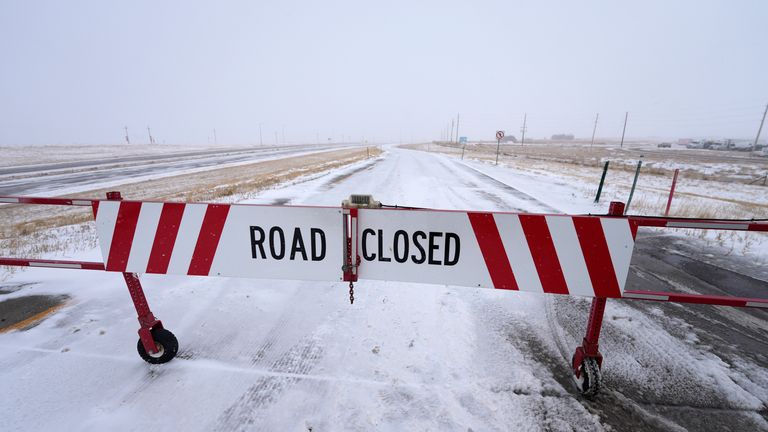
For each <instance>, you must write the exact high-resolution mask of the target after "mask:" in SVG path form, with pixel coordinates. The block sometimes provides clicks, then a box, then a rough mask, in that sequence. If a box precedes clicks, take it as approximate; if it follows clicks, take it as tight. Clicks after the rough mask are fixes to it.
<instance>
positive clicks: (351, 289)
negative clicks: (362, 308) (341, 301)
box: [349, 281, 355, 304]
mask: <svg viewBox="0 0 768 432" xmlns="http://www.w3.org/2000/svg"><path fill="white" fill-rule="evenodd" d="M354 303H355V284H353V283H352V281H350V282H349V304H354Z"/></svg>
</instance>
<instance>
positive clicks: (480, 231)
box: [467, 213, 518, 290]
mask: <svg viewBox="0 0 768 432" xmlns="http://www.w3.org/2000/svg"><path fill="white" fill-rule="evenodd" d="M467 216H469V222H470V224H472V229H473V230H474V231H475V238H476V239H477V244H478V246H480V251H481V252H482V253H483V259H484V260H485V265H486V267H488V273H489V274H490V275H491V281H492V282H493V286H494V287H496V288H500V289H511V290H517V289H518V287H517V281H515V275H514V273H512V266H511V265H510V264H509V258H508V257H507V251H506V250H504V244H503V243H502V242H501V235H499V228H498V227H497V226H496V220H495V219H494V218H493V214H492V213H467Z"/></svg>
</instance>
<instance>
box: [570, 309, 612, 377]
mask: <svg viewBox="0 0 768 432" xmlns="http://www.w3.org/2000/svg"><path fill="white" fill-rule="evenodd" d="M605 303H606V299H605V298H604V297H595V298H593V299H592V308H591V309H590V310H589V321H587V332H586V335H584V339H583V340H582V342H581V346H580V347H578V348H576V352H575V353H574V354H573V362H572V365H571V366H572V367H573V373H574V374H575V375H576V378H579V377H580V376H581V363H582V361H584V359H585V358H593V359H595V360H596V361H597V364H598V366H600V367H602V365H603V355H602V354H600V350H599V348H600V347H599V343H598V341H599V339H600V329H601V328H602V326H603V314H604V313H605Z"/></svg>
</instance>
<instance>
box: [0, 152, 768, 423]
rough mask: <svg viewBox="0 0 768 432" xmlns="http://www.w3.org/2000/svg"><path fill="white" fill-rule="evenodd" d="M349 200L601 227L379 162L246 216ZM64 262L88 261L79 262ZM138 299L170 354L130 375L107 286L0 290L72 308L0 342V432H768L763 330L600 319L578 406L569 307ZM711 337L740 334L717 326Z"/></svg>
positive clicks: (256, 293)
mask: <svg viewBox="0 0 768 432" xmlns="http://www.w3.org/2000/svg"><path fill="white" fill-rule="evenodd" d="M352 193H370V194H373V195H374V197H375V198H376V199H378V200H380V201H382V202H383V203H386V204H399V205H408V206H417V207H433V208H442V209H473V210H504V211H532V212H553V211H554V212H570V213H588V212H595V213H597V212H601V213H604V212H605V210H606V207H607V204H606V203H607V201H608V199H606V200H605V201H604V202H603V203H601V204H600V205H598V206H594V205H593V204H592V203H591V199H590V197H589V193H590V191H589V187H588V186H585V185H584V184H581V183H578V182H574V181H573V179H572V177H569V176H564V175H559V174H553V173H549V174H545V173H542V172H539V173H537V172H520V171H518V170H514V169H510V168H507V167H504V166H499V167H495V166H492V165H490V164H488V163H487V162H482V161H460V160H457V158H455V157H451V156H446V155H439V154H431V153H426V152H421V151H413V150H403V149H398V148H389V149H388V150H387V152H386V153H385V154H384V155H383V156H381V157H379V158H377V159H374V160H366V161H362V162H359V163H356V164H354V165H351V166H348V167H345V168H341V169H337V170H334V171H331V172H328V173H327V174H325V175H314V176H312V178H309V179H306V181H293V182H291V183H290V184H285V185H282V186H280V187H276V188H273V189H270V190H267V191H264V192H262V193H260V194H258V195H257V196H256V197H255V198H251V199H249V200H248V202H254V203H270V204H274V203H280V204H311V205H339V203H340V202H341V200H342V199H345V198H347V197H348V196H349V195H350V194H352ZM608 194H609V195H610V194H611V192H610V191H608ZM76 234H77V232H76V230H72V231H71V234H65V235H76ZM754 235H760V234H754ZM641 240H642V238H641ZM691 241H692V242H693V241H696V239H691ZM696 244H697V245H699V243H696ZM713 247H714V246H713ZM83 249H84V250H83ZM680 253H683V251H681V252H680ZM64 255H66V258H71V259H83V260H94V261H100V260H101V257H100V252H99V251H98V250H97V248H96V247H84V248H83V247H80V248H73V249H72V250H70V251H68V252H67V253H65V254H64ZM57 257H58V258H64V256H62V254H58V255H57ZM736 263H737V264H740V263H741V261H737V262H736ZM142 283H143V284H144V287H145V290H146V293H147V296H148V298H149V302H150V305H151V306H152V309H153V312H154V313H155V314H156V315H157V316H158V317H159V318H160V319H162V321H163V323H164V325H165V326H166V328H168V329H170V330H171V331H173V332H174V333H175V334H176V336H177V337H178V339H179V341H180V344H181V347H180V351H179V354H178V357H177V358H176V359H175V360H173V361H172V362H170V363H168V364H165V365H160V366H150V365H148V364H146V363H144V362H143V361H142V360H141V359H140V358H139V357H138V355H137V353H136V340H137V336H136V330H137V328H138V323H137V322H136V319H135V312H134V311H133V306H132V304H131V302H130V299H129V296H128V293H127V292H126V289H125V286H124V283H123V281H122V278H121V277H119V275H116V274H109V273H103V272H79V271H68V270H48V269H30V270H27V271H24V272H19V273H16V274H14V275H12V276H11V277H10V278H9V279H8V280H6V281H5V282H3V283H2V287H5V288H6V289H7V290H8V291H12V292H11V293H9V294H5V295H2V296H0V300H2V299H8V298H14V297H20V296H25V295H30V294H53V295H59V294H61V295H67V296H69V297H70V300H69V301H68V303H67V304H66V306H65V307H64V308H62V309H60V310H59V311H58V312H57V313H55V314H54V315H52V316H51V317H49V318H48V319H46V320H45V321H43V322H42V323H41V324H39V325H38V326H36V327H33V328H31V329H29V330H26V331H16V332H11V333H6V334H0V388H2V389H3V393H4V396H3V399H2V402H1V403H0V418H2V423H1V424H2V426H0V429H3V430H148V429H151V430H169V431H170V430H191V431H195V430H200V431H209V430H268V431H302V430H304V431H326V430H361V431H362V430H365V431H370V430H385V431H402V430H433V431H438V430H439V431H445V430H449V431H454V430H455V431H469V430H472V431H486V430H491V431H493V430H498V431H507V430H556V431H560V430H563V431H568V430H579V431H581V430H685V429H691V430H723V429H725V428H734V430H768V421H767V420H766V418H767V417H768V353H767V352H766V349H768V326H767V323H768V318H767V316H766V315H767V314H766V313H765V312H760V311H757V312H744V311H740V310H733V309H725V308H712V307H704V308H701V307H699V308H698V309H696V308H694V307H688V306H680V305H656V304H642V305H641V306H638V305H636V304H633V302H628V301H613V302H609V305H608V309H607V312H606V323H605V329H604V334H603V338H602V340H601V342H602V343H601V351H602V352H603V354H604V355H605V356H606V360H605V364H604V376H605V386H606V388H607V391H606V394H605V395H603V396H601V398H598V400H596V401H594V402H590V401H586V400H583V399H581V398H580V397H579V396H577V395H576V391H575V389H574V387H573V386H572V385H571V383H570V381H569V379H570V378H569V376H570V372H569V369H570V368H569V360H570V355H571V354H572V351H573V349H574V348H575V347H576V345H577V344H578V343H579V342H580V338H581V337H582V335H583V327H584V323H585V321H586V316H587V308H588V305H589V302H588V300H586V299H581V298H569V297H557V298H556V297H554V296H541V295H535V294H524V293H510V292H501V291H494V290H483V289H472V288H462V287H451V286H430V285H420V284H408V283H394V282H372V281H361V282H359V283H358V284H357V285H356V288H355V292H356V294H355V298H356V300H355V303H354V305H350V304H349V303H348V295H347V286H346V285H345V284H343V283H330V282H329V283H310V282H296V281H274V280H239V279H223V278H195V277H168V276H162V277H161V276H153V275H145V276H142ZM2 287H0V288H2ZM636 288H640V289H642V288H643V287H636ZM755 296H756V297H758V296H763V297H765V296H768V292H765V291H763V292H761V293H755ZM689 310H691V311H694V312H695V315H693V314H692V315H691V316H690V317H688V316H687V315H685V314H687V313H688V312H687V311H689ZM686 317H687V318H686ZM699 320H701V321H704V320H709V322H710V325H712V326H713V327H717V330H716V331H717V332H716V333H713V330H712V328H705V327H704V326H703V325H699V324H700V323H699ZM723 320H730V321H728V322H734V323H739V324H738V325H739V327H738V329H737V328H734V329H729V328H720V327H722V326H720V325H719V324H718V323H721V322H724V321H723ZM710 333H712V334H714V339H713V336H712V334H710ZM739 333H742V334H744V335H746V336H745V337H749V338H751V339H750V342H749V343H751V344H752V346H753V347H754V348H753V352H751V353H750V355H745V356H744V357H738V356H737V355H735V354H734V352H735V351H736V349H735V347H737V345H736V342H731V341H730V340H729V338H733V339H737V338H738V337H739ZM755 335H756V336H755ZM717 340H719V343H718V342H716V341H717ZM722 345H725V346H722ZM738 347H741V345H738Z"/></svg>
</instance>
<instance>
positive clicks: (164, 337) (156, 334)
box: [136, 329, 179, 364]
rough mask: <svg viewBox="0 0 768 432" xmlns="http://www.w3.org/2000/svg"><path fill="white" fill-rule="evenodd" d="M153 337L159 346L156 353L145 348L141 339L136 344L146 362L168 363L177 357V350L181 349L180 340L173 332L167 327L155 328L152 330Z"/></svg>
mask: <svg viewBox="0 0 768 432" xmlns="http://www.w3.org/2000/svg"><path fill="white" fill-rule="evenodd" d="M152 339H154V340H155V345H156V346H157V352H156V353H154V354H150V353H148V352H147V350H145V349H144V344H143V343H141V339H139V343H138V344H137V345H136V349H137V350H138V351H139V355H140V356H141V358H142V359H144V361H145V362H147V363H152V364H161V363H168V362H169V361H171V360H172V359H173V358H174V357H176V352H177V351H178V350H179V341H178V340H176V336H174V335H173V333H171V332H169V331H168V330H166V329H155V330H152Z"/></svg>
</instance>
